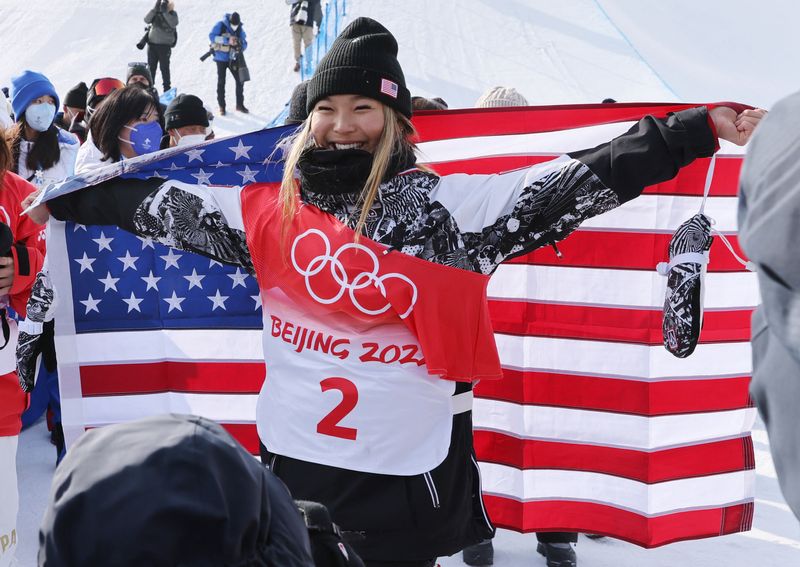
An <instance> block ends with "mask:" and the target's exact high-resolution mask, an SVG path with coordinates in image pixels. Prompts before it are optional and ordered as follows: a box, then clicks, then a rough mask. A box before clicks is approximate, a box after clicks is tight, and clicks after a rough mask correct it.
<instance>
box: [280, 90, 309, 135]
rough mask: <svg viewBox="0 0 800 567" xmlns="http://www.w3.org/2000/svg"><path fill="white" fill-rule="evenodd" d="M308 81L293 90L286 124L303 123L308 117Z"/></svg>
mask: <svg viewBox="0 0 800 567" xmlns="http://www.w3.org/2000/svg"><path fill="white" fill-rule="evenodd" d="M307 87H308V81H303V82H302V83H300V84H299V85H297V86H296V87H295V88H294V90H293V91H292V98H291V100H290V101H289V113H288V114H287V115H286V120H285V121H284V122H283V124H284V126H286V125H289V124H302V123H303V122H305V119H306V118H308V110H306V99H307V98H308V91H307Z"/></svg>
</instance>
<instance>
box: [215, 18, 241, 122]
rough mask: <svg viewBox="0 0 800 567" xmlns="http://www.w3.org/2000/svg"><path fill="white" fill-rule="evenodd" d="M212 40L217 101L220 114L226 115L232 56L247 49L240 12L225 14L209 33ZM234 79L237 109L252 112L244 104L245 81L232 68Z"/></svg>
mask: <svg viewBox="0 0 800 567" xmlns="http://www.w3.org/2000/svg"><path fill="white" fill-rule="evenodd" d="M208 38H209V39H210V40H211V49H212V50H213V51H214V61H215V62H216V64H217V103H218V104H219V114H220V116H225V76H226V73H227V71H228V69H229V68H230V63H231V57H232V56H235V54H236V52H237V51H239V52H242V51H244V50H245V49H247V34H246V33H245V32H244V28H243V27H242V19H241V17H240V16H239V13H238V12H233V13H232V14H225V16H224V17H223V18H222V19H221V20H220V21H219V22H217V23H216V24H215V25H214V27H213V28H212V29H211V33H210V34H208ZM231 74H232V75H233V80H234V81H235V82H236V110H238V111H239V112H243V113H245V114H247V113H248V112H250V111H249V110H247V108H246V107H245V105H244V83H243V82H242V81H241V80H240V79H239V74H238V73H236V72H234V70H233V69H231Z"/></svg>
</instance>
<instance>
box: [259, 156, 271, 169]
mask: <svg viewBox="0 0 800 567" xmlns="http://www.w3.org/2000/svg"><path fill="white" fill-rule="evenodd" d="M271 157H272V156H271V155H268V156H267V157H265V158H264V161H262V162H261V165H264V166H267V165H269V164H270V158H271Z"/></svg>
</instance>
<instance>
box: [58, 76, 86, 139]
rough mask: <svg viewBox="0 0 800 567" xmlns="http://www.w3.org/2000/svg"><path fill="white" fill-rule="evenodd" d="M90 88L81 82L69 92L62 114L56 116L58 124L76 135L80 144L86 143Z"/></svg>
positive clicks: (65, 98)
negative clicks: (85, 118)
mask: <svg viewBox="0 0 800 567" xmlns="http://www.w3.org/2000/svg"><path fill="white" fill-rule="evenodd" d="M88 93H89V87H87V86H86V83H84V82H80V83H78V84H77V85H75V86H74V87H72V88H71V89H70V90H68V91H67V96H65V97H64V106H63V107H62V110H61V112H59V113H58V114H57V115H56V124H57V125H58V127H59V128H63V129H64V130H66V131H67V132H70V133H72V134H75V135H76V136H77V137H78V140H79V141H80V143H81V144H82V143H84V142H85V141H86V131H87V127H86V122H85V121H84V117H85V116H86V95H87V94H88Z"/></svg>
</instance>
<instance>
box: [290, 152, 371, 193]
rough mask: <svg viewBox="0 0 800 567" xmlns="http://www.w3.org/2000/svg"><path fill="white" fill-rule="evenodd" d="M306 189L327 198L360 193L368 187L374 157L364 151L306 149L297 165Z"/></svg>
mask: <svg viewBox="0 0 800 567" xmlns="http://www.w3.org/2000/svg"><path fill="white" fill-rule="evenodd" d="M297 168H298V169H299V170H300V181H301V183H302V186H303V189H306V190H308V191H311V192H312V193H322V194H326V195H331V194H342V193H357V192H359V191H361V189H362V188H363V187H364V185H365V184H366V183H367V177H369V172H370V170H371V169H372V154H371V153H369V152H365V151H364V150H358V149H350V150H326V149H321V148H314V147H311V148H307V149H305V150H304V151H303V153H302V154H301V155H300V159H299V160H298V162H297Z"/></svg>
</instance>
